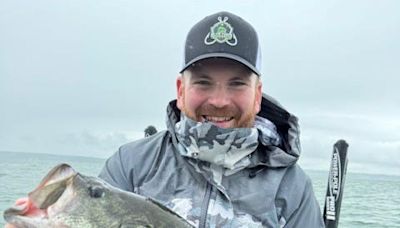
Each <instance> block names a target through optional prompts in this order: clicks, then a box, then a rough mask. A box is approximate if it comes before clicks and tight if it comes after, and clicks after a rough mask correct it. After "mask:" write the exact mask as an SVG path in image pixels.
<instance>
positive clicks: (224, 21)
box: [180, 12, 261, 76]
mask: <svg viewBox="0 0 400 228" xmlns="http://www.w3.org/2000/svg"><path fill="white" fill-rule="evenodd" d="M184 51H185V53H184V63H183V67H182V70H181V71H180V72H181V73H182V72H183V71H184V70H185V69H186V68H188V67H189V66H190V65H192V64H193V63H195V62H197V61H199V60H202V59H207V58H212V57H220V58H228V59H233V60H236V61H238V62H240V63H242V64H244V65H245V66H247V67H248V68H249V69H250V70H252V71H253V72H254V73H255V74H257V75H258V76H260V75H261V49H260V45H259V43H258V36H257V32H256V30H255V29H254V28H253V26H251V25H250V24H249V23H248V22H246V21H245V20H243V19H242V18H240V17H239V16H236V15H234V14H232V13H229V12H219V13H216V14H213V15H210V16H207V17H205V18H204V19H203V20H201V21H199V22H198V23H197V24H195V25H194V26H193V27H192V28H191V30H190V31H189V33H188V35H187V37H186V43H185V50H184Z"/></svg>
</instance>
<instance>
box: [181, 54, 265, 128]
mask: <svg viewBox="0 0 400 228" xmlns="http://www.w3.org/2000/svg"><path fill="white" fill-rule="evenodd" d="M177 90H178V91H177V92H178V98H177V99H178V103H177V105H178V108H179V109H180V110H181V111H182V112H183V113H184V114H185V115H186V116H187V117H189V118H191V119H193V120H195V121H197V122H205V121H208V122H212V123H213V124H215V125H217V126H218V127H221V128H239V127H252V126H253V125H254V119H255V116H256V114H257V113H258V112H259V111H260V105H261V98H262V90H261V81H260V80H259V78H258V76H257V75H255V74H254V73H252V72H251V71H250V70H249V69H248V68H247V67H245V66H244V65H242V64H240V63H237V62H235V61H233V60H228V59H222V58H210V59H205V60H201V61H199V62H197V63H196V64H194V65H193V66H192V67H190V68H189V69H188V70H186V71H185V72H184V73H183V75H182V76H181V77H178V79H177Z"/></svg>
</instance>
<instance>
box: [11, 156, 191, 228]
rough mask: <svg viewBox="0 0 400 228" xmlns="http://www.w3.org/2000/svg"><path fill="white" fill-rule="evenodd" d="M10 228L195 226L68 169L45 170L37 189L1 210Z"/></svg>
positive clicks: (141, 198)
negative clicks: (47, 171) (45, 173)
mask: <svg viewBox="0 0 400 228" xmlns="http://www.w3.org/2000/svg"><path fill="white" fill-rule="evenodd" d="M3 217H4V219H5V221H6V222H7V223H8V226H10V225H12V226H11V227H18V228H19V227H20V228H28V227H29V228H36V227H40V228H50V227H52V228H53V227H61V228H75V227H82V228H86V227H88V228H89V227H90V228H94V227H99V228H101V227H107V228H114V227H115V228H131V227H161V228H162V227H177V228H178V227H182V228H184V227H188V228H189V227H194V226H193V224H191V223H190V222H189V221H187V220H185V219H184V218H183V217H181V216H180V215H178V214H176V213H175V212H173V211H172V210H170V209H169V208H167V207H166V206H164V205H162V204H161V203H159V202H157V201H156V200H154V199H152V198H149V197H144V196H141V195H138V194H135V193H132V192H128V191H123V190H121V189H118V188H115V187H113V186H111V185H110V184H108V183H106V182H105V181H103V180H101V179H100V178H97V177H92V176H85V175H83V174H81V173H79V172H76V171H75V170H74V169H73V168H72V167H71V166H70V165H68V164H65V163H63V164H59V165H57V166H55V167H54V168H53V169H51V170H50V171H49V173H48V174H47V175H46V176H45V177H44V178H43V180H42V181H41V182H40V183H39V185H38V186H37V187H36V188H35V189H34V190H33V191H32V192H30V193H29V194H28V197H25V198H22V199H19V200H17V201H16V203H15V205H14V206H11V207H10V208H8V209H7V210H5V211H4V214H3Z"/></svg>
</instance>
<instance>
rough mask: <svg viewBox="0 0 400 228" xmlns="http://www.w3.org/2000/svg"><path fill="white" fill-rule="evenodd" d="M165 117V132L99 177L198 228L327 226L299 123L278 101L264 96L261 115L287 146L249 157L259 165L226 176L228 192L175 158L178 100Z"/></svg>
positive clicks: (110, 163)
mask: <svg viewBox="0 0 400 228" xmlns="http://www.w3.org/2000/svg"><path fill="white" fill-rule="evenodd" d="M167 115H168V118H167V128H168V130H167V131H161V132H159V133H157V134H156V135H153V136H151V137H148V138H143V139H140V140H137V141H135V142H132V143H128V144H126V145H123V146H121V147H120V148H119V150H118V151H117V152H116V153H115V154H114V155H113V156H112V157H110V158H109V159H108V160H107V161H106V164H105V166H104V168H103V170H102V171H101V173H100V175H99V176H100V177H101V178H102V179H104V180H105V181H107V182H109V183H110V184H112V185H114V186H116V187H118V188H121V189H124V190H127V191H131V192H135V193H137V194H141V195H144V196H147V197H151V198H154V199H156V200H157V201H159V202H161V203H162V204H164V205H165V206H167V207H169V208H171V209H172V210H174V211H175V212H177V213H178V214H180V215H181V216H182V217H184V218H186V219H187V220H189V221H191V222H192V223H193V224H195V225H196V226H198V227H299V228H303V227H304V228H314V227H324V224H323V220H322V216H321V212H320V209H319V205H318V203H317V201H316V199H315V196H314V192H313V188H312V184H311V180H310V178H309V177H308V176H307V175H306V174H305V173H304V172H303V170H302V169H301V168H300V167H299V166H298V165H297V164H296V161H297V159H298V157H299V154H300V144H299V128H298V124H297V118H296V117H295V116H293V115H291V114H290V113H288V112H287V111H286V110H284V109H283V108H282V107H281V106H280V105H279V104H278V103H277V102H276V101H274V100H273V99H272V98H270V97H267V96H266V95H264V96H263V101H262V109H261V111H260V113H259V114H258V115H259V116H262V117H264V118H267V119H269V120H270V121H272V122H273V123H274V124H275V125H276V127H277V130H278V133H279V135H280V136H281V138H282V141H283V142H282V143H281V145H280V146H263V145H261V144H260V146H259V147H258V148H257V150H256V151H255V152H253V154H252V155H251V160H252V163H253V165H252V166H251V167H248V168H245V169H243V170H240V171H239V172H237V173H235V174H233V175H230V176H224V178H223V180H222V185H223V187H224V188H223V189H222V190H221V188H217V187H216V186H214V185H213V184H212V182H210V181H209V180H208V179H209V178H208V177H207V176H206V175H202V174H201V173H199V172H196V170H195V168H194V167H193V166H192V165H191V164H190V163H189V162H188V161H187V159H188V158H186V157H183V156H181V154H180V153H178V152H177V138H176V136H175V128H174V126H175V123H176V122H178V121H179V118H180V112H179V110H178V109H177V108H176V101H172V102H170V104H169V105H168V108H167Z"/></svg>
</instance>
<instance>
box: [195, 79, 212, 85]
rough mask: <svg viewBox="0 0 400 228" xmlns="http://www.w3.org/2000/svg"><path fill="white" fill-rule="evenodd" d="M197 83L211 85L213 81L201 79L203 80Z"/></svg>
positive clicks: (196, 82)
mask: <svg viewBox="0 0 400 228" xmlns="http://www.w3.org/2000/svg"><path fill="white" fill-rule="evenodd" d="M194 84H195V85H211V82H209V81H206V80H201V81H195V82H194Z"/></svg>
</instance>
